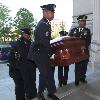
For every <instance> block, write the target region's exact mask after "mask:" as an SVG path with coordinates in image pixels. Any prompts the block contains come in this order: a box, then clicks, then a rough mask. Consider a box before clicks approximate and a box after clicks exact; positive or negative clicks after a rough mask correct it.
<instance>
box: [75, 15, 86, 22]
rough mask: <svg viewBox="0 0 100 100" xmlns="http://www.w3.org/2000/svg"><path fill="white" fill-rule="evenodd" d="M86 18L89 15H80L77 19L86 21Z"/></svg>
mask: <svg viewBox="0 0 100 100" xmlns="http://www.w3.org/2000/svg"><path fill="white" fill-rule="evenodd" d="M86 19H87V16H86V15H80V16H79V17H78V18H77V20H79V21H80V20H83V21H86Z"/></svg>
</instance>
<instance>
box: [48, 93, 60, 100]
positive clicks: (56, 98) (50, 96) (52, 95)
mask: <svg viewBox="0 0 100 100" xmlns="http://www.w3.org/2000/svg"><path fill="white" fill-rule="evenodd" d="M48 97H49V98H50V99H52V100H60V99H59V98H58V97H57V96H56V95H54V94H48Z"/></svg>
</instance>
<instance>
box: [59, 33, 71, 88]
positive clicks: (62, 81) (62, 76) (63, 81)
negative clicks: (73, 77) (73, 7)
mask: <svg viewBox="0 0 100 100" xmlns="http://www.w3.org/2000/svg"><path fill="white" fill-rule="evenodd" d="M59 34H60V36H66V35H68V32H66V31H60V32H59ZM68 71H69V66H58V80H59V86H60V87H62V86H63V85H67V80H68Z"/></svg>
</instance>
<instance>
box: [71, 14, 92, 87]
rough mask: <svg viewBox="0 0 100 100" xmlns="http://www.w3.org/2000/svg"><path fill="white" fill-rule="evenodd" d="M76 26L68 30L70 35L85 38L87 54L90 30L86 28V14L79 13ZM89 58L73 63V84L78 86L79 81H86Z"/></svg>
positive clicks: (86, 51) (87, 51) (87, 52)
mask: <svg viewBox="0 0 100 100" xmlns="http://www.w3.org/2000/svg"><path fill="white" fill-rule="evenodd" d="M77 20H78V24H79V26H78V27H75V28H73V29H71V31H70V32H69V35H70V36H72V37H73V36H74V37H78V38H80V39H82V40H85V42H86V45H85V47H86V48H85V50H84V51H85V53H86V54H87V55H88V56H89V46H90V43H91V32H90V29H88V28H86V20H87V16H86V15H80V16H79V17H78V18H77ZM88 61H89V59H86V60H84V61H81V62H78V63H75V85H76V86H78V85H79V82H82V83H87V80H86V71H87V65H88Z"/></svg>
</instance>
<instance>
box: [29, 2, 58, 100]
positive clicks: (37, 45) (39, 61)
mask: <svg viewBox="0 0 100 100" xmlns="http://www.w3.org/2000/svg"><path fill="white" fill-rule="evenodd" d="M40 7H41V8H42V11H43V18H42V19H41V20H40V21H39V22H38V24H37V26H36V28H35V31H34V45H33V46H34V47H33V50H30V51H32V52H33V53H30V52H29V59H30V54H33V55H32V57H31V59H32V60H33V61H35V63H36V66H37V67H38V69H39V72H40V75H39V90H38V96H37V98H38V100H45V98H44V95H43V92H44V90H45V89H47V90H48V97H49V98H51V99H52V100H59V98H58V97H57V96H56V94H55V92H56V86H55V82H54V77H53V72H52V67H51V65H50V63H49V61H50V57H51V55H52V52H51V45H50V39H51V25H50V21H51V20H53V18H54V12H55V7H56V5H55V4H47V5H43V6H40Z"/></svg>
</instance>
